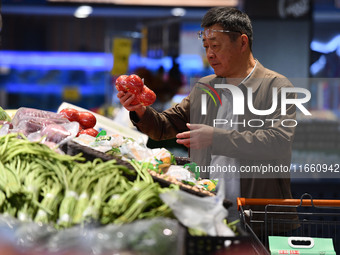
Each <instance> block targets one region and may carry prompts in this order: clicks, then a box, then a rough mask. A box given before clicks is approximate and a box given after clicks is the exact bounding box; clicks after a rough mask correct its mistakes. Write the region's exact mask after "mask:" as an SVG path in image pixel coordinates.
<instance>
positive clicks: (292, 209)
mask: <svg viewBox="0 0 340 255" xmlns="http://www.w3.org/2000/svg"><path fill="white" fill-rule="evenodd" d="M237 206H238V210H239V213H240V218H241V222H242V224H243V226H244V229H245V230H246V231H248V232H249V233H251V235H250V236H253V238H254V239H256V240H254V243H261V244H262V245H263V246H264V248H265V249H266V250H267V251H268V253H267V254H269V244H268V237H269V236H288V237H291V236H294V237H319V238H331V239H333V245H334V250H335V251H336V252H337V254H340V200H326V199H322V200H317V199H313V198H312V196H311V195H309V194H308V193H305V194H303V195H302V196H301V198H300V199H257V198H238V199H237ZM249 207H251V208H262V210H261V209H259V210H257V209H255V210H254V209H249Z"/></svg>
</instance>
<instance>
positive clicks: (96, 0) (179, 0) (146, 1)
mask: <svg viewBox="0 0 340 255" xmlns="http://www.w3.org/2000/svg"><path fill="white" fill-rule="evenodd" d="M48 2H63V3H84V4H85V3H91V4H102V3H105V4H116V5H148V6H182V7H183V6H190V7H212V6H238V0H186V1H183V0H162V1H158V2H156V1H155V0H48Z"/></svg>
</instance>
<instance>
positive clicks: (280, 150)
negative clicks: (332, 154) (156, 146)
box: [117, 7, 295, 220]
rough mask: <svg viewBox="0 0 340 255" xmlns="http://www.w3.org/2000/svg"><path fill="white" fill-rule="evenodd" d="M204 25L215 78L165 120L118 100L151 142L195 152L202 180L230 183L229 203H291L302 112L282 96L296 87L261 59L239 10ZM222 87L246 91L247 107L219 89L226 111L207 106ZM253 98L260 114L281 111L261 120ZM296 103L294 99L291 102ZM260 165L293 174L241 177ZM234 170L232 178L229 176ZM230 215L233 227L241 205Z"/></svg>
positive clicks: (214, 15)
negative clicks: (241, 111)
mask: <svg viewBox="0 0 340 255" xmlns="http://www.w3.org/2000/svg"><path fill="white" fill-rule="evenodd" d="M201 26H202V27H203V28H204V30H203V31H201V32H200V33H199V36H200V38H202V41H203V46H204V48H205V51H206V56H207V59H208V61H209V64H210V65H211V66H212V68H213V69H214V72H215V74H214V75H210V76H207V77H204V78H202V79H201V80H199V81H198V82H197V83H196V84H195V86H194V87H193V89H192V91H191V93H190V95H189V96H188V97H186V98H185V99H184V100H183V101H182V102H181V103H179V104H177V105H175V106H174V107H172V108H170V109H168V110H166V111H164V112H162V113H157V112H156V111H155V110H153V109H152V108H151V107H144V106H142V105H136V106H131V105H130V103H131V102H132V101H133V100H134V96H133V95H132V94H130V93H126V94H125V93H123V92H119V93H118V95H117V96H118V98H119V99H120V102H121V104H122V105H123V106H124V107H125V108H126V109H127V110H129V111H130V117H131V120H132V121H133V123H134V125H136V126H137V128H138V129H139V130H141V131H142V132H144V133H146V134H147V135H148V136H150V137H151V138H152V139H154V140H162V139H170V138H173V137H176V138H177V142H178V143H179V144H183V145H185V146H186V147H188V148H190V157H191V159H192V161H194V162H196V163H197V165H198V166H200V169H202V170H203V169H208V170H210V171H201V174H202V177H208V178H217V179H219V181H224V183H225V185H224V187H225V197H226V198H227V199H229V200H231V201H232V202H233V203H234V204H236V197H239V196H242V197H246V198H291V191H290V181H289V166H290V160H291V149H292V148H291V147H292V141H293V136H294V130H295V128H294V125H293V124H292V123H294V119H295V106H294V105H288V106H287V109H286V114H285V115H281V104H280V103H281V101H280V95H281V89H282V88H284V87H288V88H289V87H292V84H291V83H290V82H289V81H288V80H287V79H286V78H285V77H284V76H282V75H280V74H278V73H276V72H273V71H271V70H268V69H266V68H264V67H263V66H262V65H261V63H260V62H259V61H258V60H256V59H255V58H254V56H253V54H252V40H253V31H252V25H251V21H250V19H249V17H248V16H247V15H246V14H245V13H242V12H241V11H239V10H237V9H235V8H229V7H215V8H212V9H210V10H209V11H208V12H207V13H206V15H205V16H204V17H203V20H202V24H201ZM218 84H229V85H230V84H232V85H233V86H235V88H237V89H239V90H240V91H242V93H243V95H244V98H245V100H244V105H243V104H242V105H240V104H238V105H237V104H236V103H235V104H234V101H233V100H235V98H233V95H232V94H231V93H230V89H223V88H222V89H216V91H217V93H218V95H219V98H220V99H221V103H220V106H219V107H217V106H215V104H214V102H213V99H212V98H211V97H207V102H206V104H204V102H202V100H201V98H202V94H205V93H206V92H205V91H206V89H207V88H215V87H216V85H218ZM273 88H275V90H273ZM204 89H205V90H204ZM249 91H250V93H249ZM273 91H274V92H276V91H277V92H278V95H276V94H275V93H273ZM249 97H251V101H252V102H251V103H252V105H253V108H255V109H257V110H269V109H272V106H273V105H274V108H275V106H276V108H275V110H273V111H268V112H269V114H268V115H260V114H254V113H253V112H255V113H256V111H254V110H253V109H252V108H250V107H249V103H248V104H247V102H248V98H249ZM294 97H295V95H293V94H288V95H287V98H294ZM276 100H277V101H276ZM275 102H276V103H277V105H275ZM202 107H206V109H207V112H206V114H202ZM238 107H241V108H242V107H244V114H233V111H235V110H237V109H235V108H238ZM217 120H223V121H221V122H218V121H217ZM216 122H218V123H222V124H220V125H217V124H216ZM283 122H284V123H285V124H284V125H283V124H282V123H283ZM189 123H190V124H189ZM204 166H209V167H210V168H204ZM254 166H257V167H258V169H261V166H266V167H267V168H270V167H275V166H276V167H278V166H280V167H281V169H284V170H287V169H288V173H287V171H286V172H283V171H281V172H279V173H275V174H274V175H272V174H259V173H253V172H246V173H244V172H241V170H244V169H248V170H249V169H251V167H254ZM228 167H229V169H232V170H233V171H227V169H228ZM221 169H224V170H225V171H220V170H221ZM211 170H214V171H211ZM235 170H236V171H235ZM253 208H255V209H256V207H253ZM261 209H262V210H263V208H261ZM229 213H230V217H229V218H230V219H231V220H233V219H236V218H237V211H236V205H235V206H233V207H232V208H230V210H229Z"/></svg>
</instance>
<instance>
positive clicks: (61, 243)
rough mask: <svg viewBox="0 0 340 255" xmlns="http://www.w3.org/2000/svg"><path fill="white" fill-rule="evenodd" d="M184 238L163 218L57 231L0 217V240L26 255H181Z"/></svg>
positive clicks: (174, 224) (176, 225)
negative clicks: (27, 253)
mask: <svg viewBox="0 0 340 255" xmlns="http://www.w3.org/2000/svg"><path fill="white" fill-rule="evenodd" d="M184 235H185V232H184V229H183V227H181V226H180V224H179V222H178V221H177V220H175V219H169V218H163V217H158V218H154V219H145V220H137V221H135V222H132V223H130V224H123V225H116V224H110V225H106V226H101V225H97V224H88V225H78V226H75V227H72V228H67V229H62V230H56V229H55V228H53V227H52V226H49V225H45V224H38V223H35V222H22V221H19V220H17V219H15V218H13V217H11V216H0V238H1V239H2V240H3V238H4V237H6V238H7V242H8V243H10V244H11V245H12V246H13V247H14V248H15V249H16V250H18V251H25V252H26V251H29V252H30V253H29V254H44V255H52V254H53V255H56V254H58V255H60V254H63V255H64V254H77V255H108V254H133V255H159V254H162V255H181V254H182V253H183V250H184V249H183V248H184V243H183V241H184V239H185V238H184ZM20 254H22V255H23V254H26V253H20Z"/></svg>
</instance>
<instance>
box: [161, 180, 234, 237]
mask: <svg viewBox="0 0 340 255" xmlns="http://www.w3.org/2000/svg"><path fill="white" fill-rule="evenodd" d="M223 185H224V184H223V182H221V186H220V187H219V189H218V190H219V191H218V193H217V195H216V196H212V197H198V196H196V195H192V194H190V193H187V192H184V191H182V190H174V191H169V192H166V193H163V194H160V197H161V199H162V200H163V201H164V203H166V204H167V205H168V206H169V207H170V208H171V209H172V210H173V212H174V214H175V216H176V218H177V219H178V220H179V221H180V222H181V223H182V224H183V225H184V226H186V227H188V228H194V229H198V230H201V231H203V232H205V233H207V234H208V235H209V236H235V233H234V232H233V231H232V230H231V229H230V228H229V227H228V226H227V225H226V224H225V223H224V222H223V221H224V219H225V218H226V217H227V216H228V210H227V209H226V208H225V207H224V206H223V200H224V195H223V190H224V188H223Z"/></svg>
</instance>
